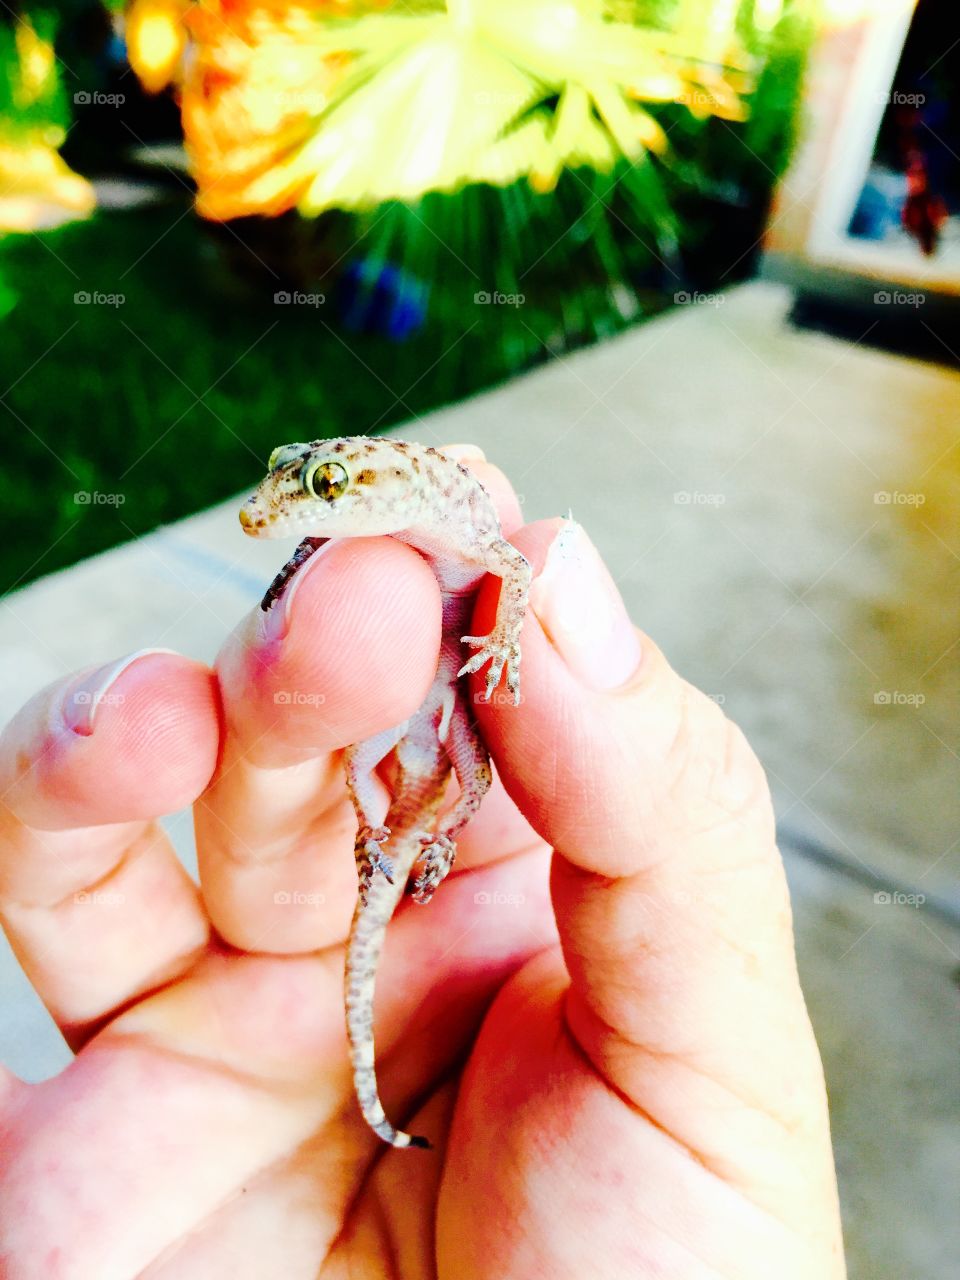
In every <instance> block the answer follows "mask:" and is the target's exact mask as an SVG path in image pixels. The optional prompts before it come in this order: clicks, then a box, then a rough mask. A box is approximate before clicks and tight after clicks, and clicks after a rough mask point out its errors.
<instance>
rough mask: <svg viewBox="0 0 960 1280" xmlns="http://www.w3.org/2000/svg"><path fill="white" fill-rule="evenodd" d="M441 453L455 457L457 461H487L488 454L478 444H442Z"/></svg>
mask: <svg viewBox="0 0 960 1280" xmlns="http://www.w3.org/2000/svg"><path fill="white" fill-rule="evenodd" d="M439 452H440V453H444V454H446V456H447V457H448V458H453V460H454V461H455V462H486V460H487V455H486V454H485V453H484V452H483V450H482V449H481V448H480V446H479V445H476V444H442V445H441V446H440V450H439Z"/></svg>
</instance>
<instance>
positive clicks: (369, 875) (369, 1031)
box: [240, 436, 530, 1147]
mask: <svg viewBox="0 0 960 1280" xmlns="http://www.w3.org/2000/svg"><path fill="white" fill-rule="evenodd" d="M240 523H241V525H242V526H243V529H244V531H245V532H246V533H249V534H251V535H253V536H256V537H288V536H290V535H299V536H300V538H301V542H300V544H299V546H298V547H297V550H296V551H295V552H294V554H293V556H292V557H291V558H290V560H289V561H288V562H287V564H286V565H285V566H284V567H283V569H281V571H280V572H279V573H278V574H277V576H276V578H275V579H274V582H273V584H272V585H271V587H270V588H269V589H268V591H267V593H266V595H265V596H264V599H263V603H262V607H263V608H264V609H269V608H272V607H273V606H274V604H275V603H276V601H277V599H278V598H279V597H280V595H281V594H282V592H283V590H284V589H285V587H286V585H287V583H288V582H289V581H290V579H291V577H292V576H293V575H294V574H295V573H296V572H297V570H298V569H299V568H300V566H301V565H302V564H304V563H305V562H306V560H308V559H309V557H310V556H311V555H313V554H315V552H316V551H317V550H318V549H319V548H320V547H321V546H322V545H323V544H324V543H325V542H327V541H328V540H329V539H330V538H343V537H367V536H370V535H373V534H387V535H389V536H391V537H394V538H397V539H399V540H400V541H402V542H406V543H408V544H409V545H410V546H411V547H414V548H415V549H416V550H417V551H419V552H420V554H421V555H423V556H424V557H425V558H426V559H427V560H428V562H429V563H430V565H431V567H432V569H433V571H434V573H435V575H436V578H437V582H438V584H439V586H440V591H441V593H442V600H443V630H442V639H441V645H440V654H439V658H438V663H437V673H436V676H435V678H434V681H433V684H432V685H431V687H430V690H429V692H428V694H427V697H426V698H425V700H424V702H423V704H422V705H421V706H420V708H419V709H418V710H417V711H416V712H415V713H414V715H413V716H411V717H410V718H409V719H408V720H406V721H404V723H403V724H400V725H395V726H393V727H392V728H390V729H388V730H386V731H385V732H383V733H380V734H377V735H376V736H375V737H373V738H369V739H367V740H366V741H364V742H359V743H356V744H354V745H353V746H350V747H348V748H347V749H346V750H345V752H344V770H345V773H346V780H347V787H348V791H349V793H350V798H351V800H352V802H353V806H354V809H355V811H356V814H357V823H358V829H357V837H356V842H355V849H354V852H355V857H356V863H357V873H358V877H359V882H360V888H359V893H358V897H357V905H356V908H355V910H354V915H353V923H352V925H351V929H350V936H349V940H348V943H347V959H346V972H345V1003H346V1019H347V1038H348V1042H349V1047H350V1058H351V1064H352V1068H353V1079H354V1087H355V1090H356V1094H357V1098H358V1101H359V1103H360V1107H361V1110H362V1112H363V1116H364V1118H365V1120H366V1121H367V1123H368V1124H369V1125H370V1127H371V1128H372V1129H373V1130H374V1131H375V1132H376V1133H377V1134H378V1135H379V1136H380V1137H381V1138H383V1139H384V1141H386V1142H389V1143H391V1144H392V1145H393V1146H395V1147H408V1146H421V1147H422V1146H429V1143H428V1142H427V1141H426V1139H425V1138H421V1137H417V1136H415V1135H411V1134H408V1133H404V1132H402V1131H401V1130H398V1129H396V1128H395V1127H394V1126H393V1125H392V1124H391V1123H390V1121H389V1120H388V1119H387V1117H386V1115H385V1114H384V1110H383V1107H382V1105H381V1103H380V1098H379V1092H378V1088H377V1078H376V1066H375V1053H374V1035H373V997H374V987H375V982H376V974H377V966H378V962H379V959H380V952H381V950H382V947H383V940H384V936H385V934H386V929H387V925H388V924H389V922H390V919H391V917H392V916H393V913H394V911H395V910H396V907H397V906H398V904H399V902H400V900H401V898H402V897H403V894H404V892H405V891H406V889H407V887H408V884H409V886H410V888H411V890H412V893H413V897H414V900H415V901H416V902H418V903H420V904H425V903H427V902H429V901H430V898H431V897H432V896H433V893H434V892H435V891H436V889H437V887H438V886H439V885H440V884H441V882H442V881H443V879H444V877H445V876H446V875H447V873H448V872H449V871H450V868H451V866H452V865H453V861H454V857H455V854H456V845H455V840H456V837H457V835H458V833H459V832H460V830H461V829H462V828H463V827H464V826H465V825H466V823H467V822H468V821H469V820H470V818H471V817H472V816H473V815H474V813H476V811H477V809H478V808H479V805H480V802H481V800H482V799H483V796H484V795H485V793H486V791H487V790H488V788H489V786H490V782H491V768H490V757H489V754H488V752H487V750H486V747H485V746H484V744H483V741H482V739H481V738H480V735H479V732H478V731H477V728H476V724H475V722H474V719H473V715H472V713H471V709H470V699H469V694H468V692H467V690H466V687H465V683H464V681H463V679H462V677H464V676H466V675H469V674H470V673H472V672H474V671H478V670H480V668H481V667H482V666H483V665H484V664H485V663H487V662H489V663H490V667H489V669H488V672H487V677H486V685H485V694H484V696H485V697H486V698H487V699H489V698H490V697H491V695H492V693H493V691H494V689H495V688H496V687H497V685H498V684H499V683H500V680H501V677H502V676H503V674H504V673H505V674H506V682H507V687H508V689H509V690H510V692H511V693H512V694H513V697H514V701H515V702H517V701H519V689H520V685H519V679H520V645H519V636H520V628H521V625H522V623H523V617H524V612H525V609H526V603H527V594H528V590H529V586H530V566H529V565H528V563H527V561H526V559H525V558H524V557H523V556H522V555H521V554H520V552H519V551H517V550H516V548H515V547H513V546H512V545H511V544H510V543H509V542H507V541H506V539H505V538H504V537H503V534H502V531H501V528H500V522H499V519H498V517H497V513H496V509H495V507H494V504H493V501H492V499H491V498H490V495H489V494H488V493H487V491H486V490H485V489H484V488H483V486H482V485H481V484H480V482H479V481H478V480H477V479H476V477H475V476H473V475H472V474H471V473H470V472H469V471H468V470H467V469H466V468H465V467H463V466H461V465H460V463H459V462H457V461H456V460H455V459H453V458H449V457H447V456H445V455H444V454H442V453H440V452H438V451H437V450H435V449H431V448H429V447H427V446H425V445H420V444H413V443H408V442H406V441H401V440H387V439H372V438H368V437H366V436H349V437H344V438H342V439H339V440H318V441H314V442H312V443H310V444H289V445H283V446H281V447H280V448H278V449H275V450H274V452H273V454H272V455H271V457H270V461H269V463H268V475H267V477H266V479H265V480H263V481H262V483H261V484H260V486H259V487H258V489H257V490H256V492H255V493H254V494H253V496H252V497H251V498H250V499H248V501H247V502H246V503H244V505H243V507H242V509H241V511H240ZM486 573H492V574H494V575H496V576H498V577H499V578H500V579H501V583H502V585H501V589H500V600H499V604H498V607H497V615H496V620H495V622H494V627H493V630H492V631H491V632H490V634H489V635H487V636H468V635H464V634H463V632H464V630H465V628H466V626H467V624H468V621H469V616H470V612H471V609H472V605H473V597H474V595H475V593H476V590H477V587H478V586H479V584H480V582H481V580H482V578H483V577H484V575H485V574H486ZM462 643H466V644H469V645H470V646H471V647H472V648H474V649H475V650H476V652H475V653H474V654H473V656H472V657H470V658H469V659H468V660H467V662H466V663H462V657H463V653H462V649H461V644H462ZM391 752H392V753H393V755H394V761H395V764H396V780H395V782H394V785H393V790H392V798H391V801H390V805H389V808H388V810H387V814H386V817H385V818H384V819H383V821H382V822H379V821H378V819H377V817H376V814H377V812H378V797H379V789H378V785H377V774H376V770H377V768H378V767H379V765H380V764H381V763H382V762H383V761H384V760H385V759H386V758H387V757H388V756H389V755H390V753H391ZM451 771H452V772H453V773H454V774H456V777H457V781H458V783H459V786H460V793H459V795H458V797H457V799H456V801H455V803H454V804H453V805H452V807H450V808H449V809H448V810H446V811H444V812H442V813H441V806H442V803H443V799H444V795H445V793H446V789H447V783H448V781H449V779H450V775H451Z"/></svg>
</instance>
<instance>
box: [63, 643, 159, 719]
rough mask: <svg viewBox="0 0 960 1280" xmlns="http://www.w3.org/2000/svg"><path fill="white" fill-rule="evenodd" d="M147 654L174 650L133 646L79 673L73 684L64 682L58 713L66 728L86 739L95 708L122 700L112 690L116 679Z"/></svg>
mask: <svg viewBox="0 0 960 1280" xmlns="http://www.w3.org/2000/svg"><path fill="white" fill-rule="evenodd" d="M151 653H174V654H175V653H176V650H175V649H137V650H136V651H135V652H134V653H128V654H127V656H126V657H125V658H119V659H118V660H117V661H116V662H109V663H107V665H106V666H103V667H97V668H96V670H95V671H89V672H87V673H86V675H82V676H81V677H80V679H79V680H77V681H76V683H75V684H72V685H68V686H67V688H66V690H65V691H64V695H63V703H62V707H61V714H62V717H63V722H64V724H65V725H66V726H67V728H68V729H70V730H72V731H73V732H74V733H76V734H79V736H80V737H81V738H88V737H89V736H90V734H91V733H93V724H94V720H95V719H96V715H97V711H98V710H99V708H100V707H101V706H102V705H103V704H104V703H107V704H108V705H116V704H117V703H121V702H123V694H122V693H114V692H112V689H113V686H114V684H116V682H117V679H118V678H119V677H120V676H121V675H122V674H123V672H124V671H126V669H127V667H130V666H132V665H133V664H134V663H135V662H139V660H140V659H141V658H146V657H147V656H148V655H149V654H151Z"/></svg>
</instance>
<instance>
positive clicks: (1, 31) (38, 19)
mask: <svg viewBox="0 0 960 1280" xmlns="http://www.w3.org/2000/svg"><path fill="white" fill-rule="evenodd" d="M30 23H31V25H32V29H33V31H34V32H36V35H37V36H38V37H39V38H40V39H41V40H43V41H45V42H46V43H48V44H52V43H53V39H54V35H55V34H56V29H57V16H56V15H55V14H54V13H52V12H50V10H48V9H45V8H40V7H38V8H37V9H36V10H32V11H31V13H30ZM18 27H19V32H20V38H21V40H23V39H24V37H25V36H28V33H29V28H28V27H26V26H22V25H20V24H19V20H18V19H16V18H15V17H14V16H13V15H12V14H10V13H8V15H6V20H5V21H0V133H2V134H4V135H6V136H7V137H11V136H13V137H16V136H18V135H23V134H26V133H28V132H30V131H32V130H35V129H37V128H49V127H50V126H51V125H53V126H59V127H60V128H65V127H66V126H67V125H68V124H69V121H70V111H69V107H68V105H67V98H66V94H65V92H64V89H63V85H62V83H61V78H60V75H59V74H58V67H57V64H56V61H55V60H54V61H52V64H51V69H50V74H49V75H48V76H46V77H45V78H44V79H43V80H42V82H40V83H37V82H32V81H31V80H30V79H29V77H25V76H24V70H23V68H22V66H21V63H20V56H19V52H18V49H17V33H18Z"/></svg>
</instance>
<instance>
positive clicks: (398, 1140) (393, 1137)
mask: <svg viewBox="0 0 960 1280" xmlns="http://www.w3.org/2000/svg"><path fill="white" fill-rule="evenodd" d="M356 1084H357V1092H358V1097H359V1101H360V1109H361V1111H362V1112H363V1118H364V1120H366V1122H367V1124H368V1125H369V1126H370V1128H371V1129H372V1130H373V1132H374V1133H375V1134H376V1135H377V1137H378V1138H382V1139H383V1141H384V1142H388V1143H389V1144H390V1146H391V1147H397V1148H398V1149H402V1148H404V1147H421V1148H424V1149H426V1150H428V1151H429V1150H431V1149H432V1145H433V1144H432V1143H431V1142H430V1141H429V1139H428V1138H424V1137H421V1135H420V1134H417V1133H404V1131H403V1130H402V1129H395V1128H394V1127H393V1125H392V1124H391V1123H390V1121H389V1120H388V1119H387V1117H386V1114H385V1113H384V1110H383V1107H382V1106H381V1105H380V1098H379V1097H378V1095H377V1082H376V1078H375V1076H374V1074H373V1072H372V1071H369V1072H368V1071H364V1072H362V1073H359V1072H358V1073H357V1077H356Z"/></svg>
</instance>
